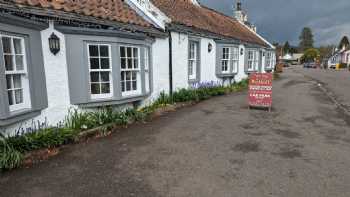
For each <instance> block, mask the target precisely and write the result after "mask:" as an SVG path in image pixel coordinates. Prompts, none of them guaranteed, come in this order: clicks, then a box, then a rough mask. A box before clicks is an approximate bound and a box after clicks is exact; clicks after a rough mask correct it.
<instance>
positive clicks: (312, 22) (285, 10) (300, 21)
mask: <svg viewBox="0 0 350 197" xmlns="http://www.w3.org/2000/svg"><path fill="white" fill-rule="evenodd" d="M199 1H200V2H201V3H202V4H204V5H206V6H208V7H211V8H214V9H216V10H218V11H220V12H223V13H224V14H226V15H230V16H232V15H233V5H234V4H235V3H236V0H199ZM241 1H242V4H243V10H245V11H247V13H248V20H249V21H250V22H252V23H253V24H255V25H256V26H257V29H258V33H259V34H261V35H262V36H263V37H264V38H266V39H267V40H268V41H270V42H272V43H273V42H279V43H284V42H286V41H289V42H290V43H291V44H292V45H294V46H297V45H298V44H299V35H300V33H301V30H302V28H303V27H306V26H307V27H310V28H311V29H312V30H313V33H314V40H315V45H316V46H320V45H328V44H336V45H337V44H338V43H339V42H340V40H341V38H342V37H343V36H344V35H346V36H349V37H350V0H241Z"/></svg>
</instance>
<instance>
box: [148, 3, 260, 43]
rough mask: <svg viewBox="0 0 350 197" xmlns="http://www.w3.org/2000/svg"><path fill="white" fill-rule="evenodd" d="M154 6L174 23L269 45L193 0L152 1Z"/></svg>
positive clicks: (245, 28)
mask: <svg viewBox="0 0 350 197" xmlns="http://www.w3.org/2000/svg"><path fill="white" fill-rule="evenodd" d="M152 2H153V4H154V5H155V6H156V7H158V8H159V9H160V10H161V11H162V12H164V13H165V14H166V15H167V16H168V17H170V18H171V19H172V22H173V23H176V24H181V25H185V26H188V27H194V28H197V29H201V30H204V31H208V32H212V33H214V34H217V35H221V36H225V37H231V38H234V39H238V40H242V41H245V42H249V43H254V44H259V45H264V46H266V45H267V43H266V42H264V41H263V40H262V39H260V38H259V37H258V36H257V35H255V34H254V33H253V32H251V31H250V30H249V29H248V28H247V27H246V26H244V25H242V24H241V23H240V22H238V21H237V20H236V19H234V18H231V17H228V16H225V15H223V14H221V13H219V12H216V11H214V10H212V9H209V8H207V7H204V6H202V5H201V6H197V5H194V4H193V3H192V2H191V0H152Z"/></svg>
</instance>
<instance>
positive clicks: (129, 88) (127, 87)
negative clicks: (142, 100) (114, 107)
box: [126, 81, 131, 91]
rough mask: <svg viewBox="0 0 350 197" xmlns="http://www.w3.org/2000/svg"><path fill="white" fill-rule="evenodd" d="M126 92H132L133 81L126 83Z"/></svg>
mask: <svg viewBox="0 0 350 197" xmlns="http://www.w3.org/2000/svg"><path fill="white" fill-rule="evenodd" d="M126 91H131V81H126Z"/></svg>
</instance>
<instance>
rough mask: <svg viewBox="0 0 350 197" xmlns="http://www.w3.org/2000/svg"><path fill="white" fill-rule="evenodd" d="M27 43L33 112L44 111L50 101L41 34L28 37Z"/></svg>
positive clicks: (37, 33)
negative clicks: (48, 98)
mask: <svg viewBox="0 0 350 197" xmlns="http://www.w3.org/2000/svg"><path fill="white" fill-rule="evenodd" d="M25 42H26V54H27V66H28V78H29V86H30V97H31V103H32V110H33V111H37V110H42V109H45V108H47V106H48V101H47V89H46V77H45V68H44V61H43V53H42V46H41V35H40V33H39V32H36V33H35V34H31V35H30V36H29V37H26V38H25ZM57 77H59V76H57Z"/></svg>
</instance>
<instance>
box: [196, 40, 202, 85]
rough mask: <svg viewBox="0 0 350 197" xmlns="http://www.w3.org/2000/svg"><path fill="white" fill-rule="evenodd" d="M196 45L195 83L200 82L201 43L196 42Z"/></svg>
mask: <svg viewBox="0 0 350 197" xmlns="http://www.w3.org/2000/svg"><path fill="white" fill-rule="evenodd" d="M196 44H197V66H196V74H197V76H196V78H197V81H198V82H200V80H201V43H200V41H198V42H196Z"/></svg>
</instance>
